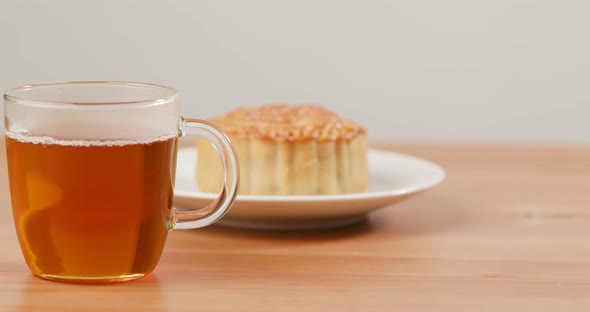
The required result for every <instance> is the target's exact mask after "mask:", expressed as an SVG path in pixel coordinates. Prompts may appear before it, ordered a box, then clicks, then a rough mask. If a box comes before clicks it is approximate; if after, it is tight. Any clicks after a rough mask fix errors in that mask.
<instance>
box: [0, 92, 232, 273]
mask: <svg viewBox="0 0 590 312" xmlns="http://www.w3.org/2000/svg"><path fill="white" fill-rule="evenodd" d="M178 98H179V96H178V93H177V91H176V90H174V89H173V88H169V87H165V86H160V85H155V84H147V83H132V82H64V83H48V84H35V85H28V86H22V87H17V88H14V89H11V90H8V91H7V92H6V93H5V95H4V101H5V107H4V110H5V127H6V151H7V163H8V175H9V184H10V195H11V200H12V209H13V215H14V222H15V226H16V232H17V235H18V239H19V243H20V246H21V250H22V253H23V255H24V258H25V260H26V262H27V265H28V266H29V269H30V270H31V272H32V273H33V274H35V275H37V276H40V277H42V278H46V279H50V280H57V281H69V282H80V283H112V282H118V281H127V280H132V279H136V278H140V277H142V276H145V275H146V274H149V273H150V272H151V271H153V270H154V269H155V267H156V265H157V263H158V261H159V258H160V255H161V253H162V249H163V247H164V243H165V241H166V237H167V234H168V231H170V230H172V229H175V228H178V229H193V228H198V227H203V226H206V225H209V224H211V223H213V222H215V221H217V220H219V219H220V218H221V217H222V216H223V215H224V214H225V213H226V212H227V211H228V209H229V208H230V206H231V205H232V203H233V201H234V198H235V196H236V194H237V188H238V182H239V170H238V169H239V168H238V158H237V155H236V152H235V149H234V148H233V146H232V143H231V142H230V140H229V139H228V137H227V136H226V135H225V134H224V133H223V132H222V131H220V130H219V129H218V128H216V127H215V126H214V125H212V124H210V123H208V122H206V121H202V120H198V119H184V118H182V117H180V105H179V100H178ZM185 133H188V134H193V135H197V136H202V137H205V138H206V139H208V140H209V141H211V143H212V144H213V145H214V146H215V149H216V150H217V151H218V153H219V156H220V157H221V163H222V165H223V171H224V176H223V187H222V189H221V191H220V194H219V196H218V197H217V200H215V201H214V202H213V203H211V204H210V205H209V206H207V207H205V208H203V209H201V210H197V211H177V210H176V209H175V208H173V206H172V202H173V195H174V194H173V192H174V191H173V188H174V179H175V173H176V150H177V140H178V137H180V136H182V135H184V134H185Z"/></svg>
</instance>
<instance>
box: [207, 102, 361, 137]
mask: <svg viewBox="0 0 590 312" xmlns="http://www.w3.org/2000/svg"><path fill="white" fill-rule="evenodd" d="M211 121H212V122H213V123H215V124H217V125H219V126H220V127H222V128H223V129H224V130H225V131H226V133H228V135H230V136H233V137H255V138H258V139H263V140H273V141H279V142H281V141H307V140H317V141H335V140H347V141H349V140H352V139H354V138H356V137H358V136H359V135H363V134H365V133H366V131H365V129H364V128H363V127H361V126H360V125H358V124H356V123H354V122H352V121H350V120H348V119H344V118H341V117H339V116H338V115H336V114H335V113H334V112H331V111H328V110H326V109H325V108H323V107H321V106H318V105H313V104H302V105H287V104H272V105H266V106H260V107H243V108H239V109H236V110H234V111H232V112H229V113H228V114H227V115H225V116H222V117H218V118H214V119H212V120H211Z"/></svg>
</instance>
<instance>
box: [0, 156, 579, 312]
mask: <svg viewBox="0 0 590 312" xmlns="http://www.w3.org/2000/svg"><path fill="white" fill-rule="evenodd" d="M381 148H386V149H390V150H394V151H398V152H403V153H408V154H413V155H416V156H419V157H424V158H428V159H431V160H433V161H435V162H437V163H439V164H440V165H442V166H443V167H444V168H445V169H446V170H447V173H448V177H447V179H446V180H445V182H444V183H443V184H441V185H440V186H438V187H436V188H435V189H433V190H431V191H429V192H426V193H424V194H422V195H420V196H417V197H415V198H412V199H409V200H407V201H405V202H403V203H400V204H398V205H395V206H392V207H389V208H387V209H384V210H382V211H380V212H377V213H374V214H373V215H371V216H370V218H369V221H368V222H365V223H362V224H358V225H356V226H351V227H347V228H342V229H338V230H324V231H313V232H303V233H302V232H298V233H288V232H283V233H277V232H257V231H245V230H231V229H225V228H220V227H215V226H214V227H209V228H206V229H202V230H190V231H180V230H179V231H174V232H172V233H171V234H170V236H169V239H168V242H167V245H166V248H165V250H164V255H163V257H162V259H161V261H160V264H159V266H158V268H157V269H156V271H155V273H153V274H152V275H150V276H148V277H146V278H144V279H141V280H138V281H135V282H130V283H124V284H118V285H110V286H83V285H70V284H60V283H55V282H49V281H44V280H41V279H38V278H35V277H33V276H31V275H30V274H29V272H28V270H27V268H26V265H25V263H24V260H23V259H22V256H21V253H20V250H19V247H18V243H17V239H16V236H15V233H14V229H13V222H12V215H11V209H10V201H9V197H8V189H7V179H6V165H5V161H6V160H5V154H4V147H3V146H1V149H0V150H1V152H0V153H1V154H0V156H1V157H0V168H1V169H0V172H1V175H0V204H1V209H0V242H1V245H0V311H41V310H42V311H60V312H61V311H197V309H198V310H199V311H590V147H532V146H522V147H520V146H467V145H387V146H381Z"/></svg>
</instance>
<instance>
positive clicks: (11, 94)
mask: <svg viewBox="0 0 590 312" xmlns="http://www.w3.org/2000/svg"><path fill="white" fill-rule="evenodd" d="M75 85H113V86H136V87H146V88H152V89H154V88H157V89H161V90H164V91H166V93H168V94H166V95H165V96H161V97H154V98H153V99H147V100H134V101H100V102H76V101H54V100H40V99H31V98H27V97H25V96H19V95H17V93H19V92H26V91H29V90H33V89H38V88H44V87H59V86H75ZM177 96H178V91H177V90H176V89H174V88H172V87H168V86H165V85H161V84H156V83H147V82H133V81H109V80H104V81H103V80H88V81H59V82H44V83H34V84H28V85H22V86H18V87H14V88H10V89H8V90H6V91H5V92H4V100H5V101H12V102H15V103H18V102H27V103H29V104H33V105H39V106H51V107H75V108H79V109H84V108H96V107H101V106H126V107H127V106H129V105H131V106H152V105H158V104H163V103H166V102H168V101H170V100H171V99H173V98H175V97H177Z"/></svg>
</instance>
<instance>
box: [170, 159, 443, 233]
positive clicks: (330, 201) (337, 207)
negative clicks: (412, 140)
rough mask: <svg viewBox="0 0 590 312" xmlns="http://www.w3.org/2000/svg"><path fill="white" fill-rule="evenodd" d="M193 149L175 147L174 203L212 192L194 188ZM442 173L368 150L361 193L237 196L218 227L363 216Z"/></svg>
mask: <svg viewBox="0 0 590 312" xmlns="http://www.w3.org/2000/svg"><path fill="white" fill-rule="evenodd" d="M197 156H198V155H197V150H196V149H195V148H181V149H179V150H178V159H177V170H176V186H175V190H174V202H175V205H176V207H178V208H184V209H190V210H192V209H199V208H201V207H204V206H206V205H207V204H208V203H210V202H211V201H213V199H214V198H215V197H216V196H217V195H216V194H212V193H203V192H200V191H199V187H198V185H197V183H196V178H195V174H196V158H197ZM444 176H445V173H444V171H443V169H442V168H440V167H439V166H438V165H436V164H434V163H432V162H430V161H427V160H423V159H419V158H416V157H412V156H407V155H402V154H398V153H392V152H386V151H379V150H370V151H369V187H368V189H367V191H365V192H363V193H355V194H344V195H311V196H259V195H238V196H237V198H236V202H235V203H234V204H233V206H232V208H230V211H229V212H228V213H227V214H226V215H225V216H224V217H223V218H222V219H221V220H219V221H218V222H217V223H218V224H220V225H228V226H237V227H246V228H265V229H312V228H324V227H335V226H342V225H347V224H351V223H354V222H357V221H360V220H363V219H364V218H365V217H366V215H367V213H369V212H371V211H374V210H376V209H379V208H383V207H386V206H390V205H392V204H394V203H397V202H399V201H400V200H403V199H406V198H408V197H409V196H411V195H415V194H417V193H419V192H421V191H424V190H426V189H428V188H431V187H433V186H435V185H436V184H438V183H440V182H441V181H442V180H443V179H444Z"/></svg>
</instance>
